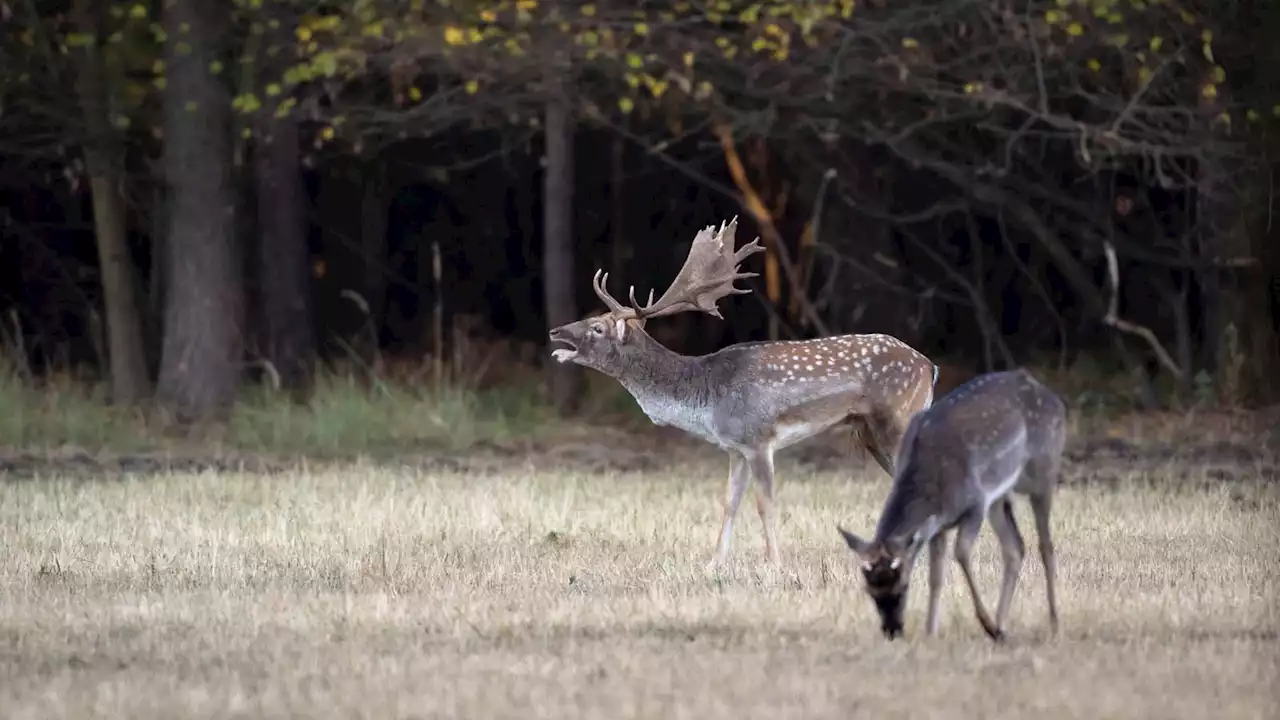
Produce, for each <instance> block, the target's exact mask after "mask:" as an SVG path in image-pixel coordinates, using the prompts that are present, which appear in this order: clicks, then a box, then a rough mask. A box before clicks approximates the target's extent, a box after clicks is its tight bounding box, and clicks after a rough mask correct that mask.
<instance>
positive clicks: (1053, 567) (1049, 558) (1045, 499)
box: [1031, 493, 1058, 634]
mask: <svg viewBox="0 0 1280 720" xmlns="http://www.w3.org/2000/svg"><path fill="white" fill-rule="evenodd" d="M1052 507H1053V496H1052V495H1051V494H1049V493H1045V494H1043V495H1032V496H1031V513H1032V514H1033V515H1034V516H1035V518H1036V535H1037V536H1038V538H1039V540H1040V561H1041V562H1043V563H1044V581H1045V590H1046V593H1045V594H1046V596H1047V597H1048V599H1049V629H1050V631H1052V632H1053V633H1055V634H1056V633H1057V632H1058V599H1057V593H1056V592H1055V589H1054V586H1055V585H1056V584H1057V582H1058V577H1057V575H1058V568H1057V559H1056V557H1055V556H1054V552H1053V535H1052V534H1051V533H1050V532H1049V510H1050V509H1051V508H1052Z"/></svg>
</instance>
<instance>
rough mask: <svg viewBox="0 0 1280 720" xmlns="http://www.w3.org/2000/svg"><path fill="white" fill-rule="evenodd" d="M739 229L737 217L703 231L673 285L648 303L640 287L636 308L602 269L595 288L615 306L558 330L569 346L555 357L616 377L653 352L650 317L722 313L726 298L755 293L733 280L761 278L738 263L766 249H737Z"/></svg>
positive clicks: (556, 337)
mask: <svg viewBox="0 0 1280 720" xmlns="http://www.w3.org/2000/svg"><path fill="white" fill-rule="evenodd" d="M737 229H738V220H737V218H734V219H733V220H731V221H729V222H728V223H727V224H724V223H722V224H721V225H720V229H719V230H718V231H717V230H716V229H715V228H714V226H707V227H705V228H703V229H702V230H700V231H699V232H698V234H697V235H696V236H695V237H694V238H693V246H692V247H691V248H690V249H689V256H688V258H686V259H685V262H684V266H683V267H682V268H680V272H679V274H677V275H676V279H675V280H674V281H673V282H672V283H671V287H669V288H667V291H666V292H665V293H663V294H662V297H660V298H658V300H657V301H656V302H655V301H654V299H653V292H652V291H650V293H649V302H648V304H646V305H644V306H641V305H640V304H639V303H638V302H636V292H635V287H634V286H633V287H632V288H631V292H630V296H629V299H630V301H631V306H630V307H627V306H624V305H623V304H622V303H620V302H618V301H617V300H615V299H614V298H613V296H612V295H610V294H609V292H608V290H606V289H605V285H606V284H607V283H608V282H609V275H608V273H603V271H600V270H597V271H596V274H595V277H594V278H593V279H592V288H593V289H594V290H595V291H596V295H597V296H599V298H600V299H601V300H602V301H604V304H605V306H606V307H608V308H609V310H608V311H607V312H605V313H602V314H600V315H596V316H594V317H589V318H586V319H584V320H578V321H577V322H572V323H569V324H567V325H561V326H560V327H558V328H555V329H554V330H552V331H551V334H550V338H551V340H552V342H558V343H562V344H564V345H567V346H568V347H567V348H559V349H557V350H555V351H554V352H552V356H553V357H554V358H555V359H556V360H557V361H558V362H562V363H563V362H569V361H572V362H575V363H577V364H579V365H584V366H586V367H589V368H592V369H593V370H598V371H600V372H602V373H604V374H606V375H609V376H611V377H615V378H616V377H619V376H621V375H622V374H623V373H624V372H626V370H627V369H628V368H629V367H630V366H631V364H632V362H633V361H634V358H635V357H636V356H637V355H640V354H644V353H647V352H649V351H650V350H651V345H652V343H653V341H652V340H651V339H650V338H649V336H648V334H647V333H645V331H644V324H645V322H646V321H647V320H649V319H650V318H656V317H662V316H664V315H674V314H676V313H681V312H688V311H691V310H697V311H701V312H705V313H707V314H708V315H712V316H714V317H717V318H718V317H721V315H720V311H719V309H717V308H716V303H717V302H718V301H719V300H720V299H721V298H723V297H725V296H726V295H740V294H743V293H747V292H750V290H747V289H744V288H736V287H734V286H733V283H734V282H735V281H736V280H739V279H742V278H749V277H755V276H756V273H748V272H739V271H738V265H739V264H740V263H741V262H742V261H743V260H744V259H746V258H747V256H749V255H751V254H753V253H756V252H759V251H761V250H763V249H764V248H763V247H761V245H760V241H759V239H756V240H753V241H752V242H751V243H750V244H748V245H745V246H743V248H742V249H741V250H738V251H736V252H735V251H734V235H735V233H736V232H737Z"/></svg>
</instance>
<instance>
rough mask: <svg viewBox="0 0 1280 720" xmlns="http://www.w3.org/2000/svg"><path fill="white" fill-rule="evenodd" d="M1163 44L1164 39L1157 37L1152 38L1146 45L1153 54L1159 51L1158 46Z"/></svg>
mask: <svg viewBox="0 0 1280 720" xmlns="http://www.w3.org/2000/svg"><path fill="white" fill-rule="evenodd" d="M1163 44H1164V38H1162V37H1160V36H1159V35H1154V36H1152V38H1151V42H1150V43H1148V45H1149V46H1150V47H1151V52H1155V51H1157V50H1159V49H1160V46H1161V45H1163Z"/></svg>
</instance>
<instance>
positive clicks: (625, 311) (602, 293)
mask: <svg viewBox="0 0 1280 720" xmlns="http://www.w3.org/2000/svg"><path fill="white" fill-rule="evenodd" d="M602 273H603V275H604V276H603V277H601V274H602ZM608 282H609V273H607V272H605V271H604V269H603V268H601V269H599V270H596V274H595V277H593V278H591V289H592V290H595V291H596V295H597V296H598V297H599V298H600V299H601V300H603V301H604V304H605V306H606V307H608V308H609V311H610V312H612V313H615V314H617V315H630V314H631V313H634V312H635V311H634V310H632V309H631V308H628V307H623V305H622V303H620V302H618V301H617V300H614V299H613V296H612V295H610V294H609V291H608V290H606V289H605V285H606V284H607V283H608Z"/></svg>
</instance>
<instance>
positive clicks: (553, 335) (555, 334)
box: [547, 327, 564, 340]
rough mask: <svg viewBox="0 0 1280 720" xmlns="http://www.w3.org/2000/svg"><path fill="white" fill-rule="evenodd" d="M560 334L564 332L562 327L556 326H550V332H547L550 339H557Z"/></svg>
mask: <svg viewBox="0 0 1280 720" xmlns="http://www.w3.org/2000/svg"><path fill="white" fill-rule="evenodd" d="M562 334H564V328H562V327H558V328H552V329H551V332H549V333H547V336H548V337H550V338H551V339H552V340H559V339H560V336H561V335H562Z"/></svg>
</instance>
